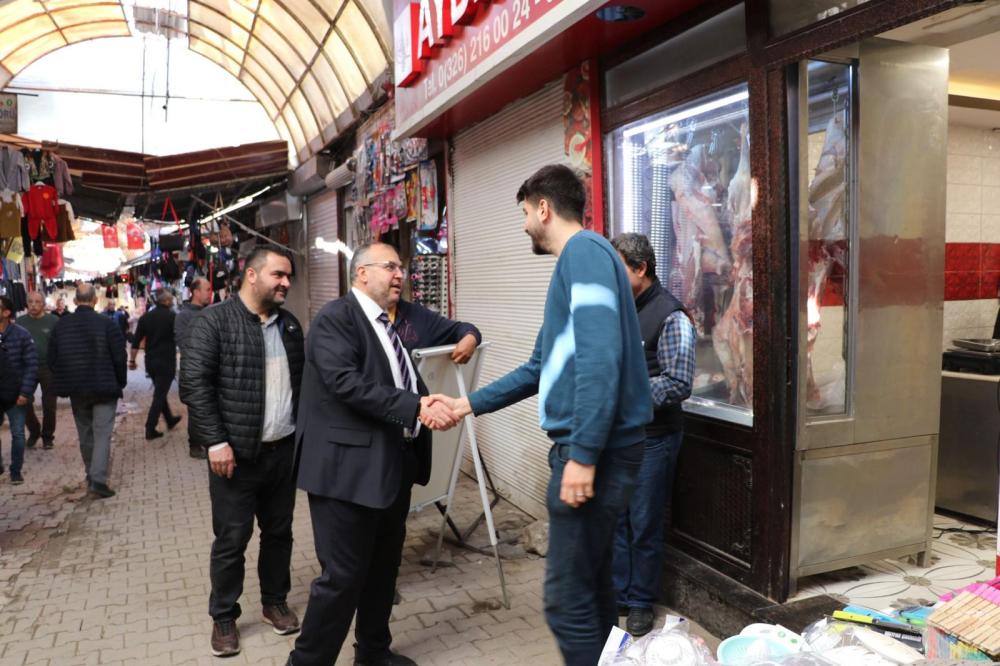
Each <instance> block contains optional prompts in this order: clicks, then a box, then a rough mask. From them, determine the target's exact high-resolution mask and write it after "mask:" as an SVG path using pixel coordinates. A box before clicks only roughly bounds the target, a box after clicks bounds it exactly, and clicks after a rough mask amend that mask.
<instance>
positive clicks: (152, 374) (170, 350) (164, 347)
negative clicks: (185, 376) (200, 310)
mask: <svg viewBox="0 0 1000 666" xmlns="http://www.w3.org/2000/svg"><path fill="white" fill-rule="evenodd" d="M173 306H174V294H173V292H171V291H170V290H169V289H160V290H159V291H157V292H156V307H155V308H153V309H152V310H150V311H149V312H147V313H146V314H144V315H142V317H140V318H139V325H138V326H137V327H136V329H135V335H134V336H132V355H131V357H130V358H129V362H128V367H129V369H130V370H135V369H136V367H138V366H137V365H136V360H135V359H136V357H137V356H138V355H139V348H140V346H142V344H143V343H145V344H146V374H147V375H149V378H150V379H152V380H153V401H152V402H151V403H150V404H149V413H148V414H147V415H146V439H147V440H151V439H156V438H158V437H163V433H162V432H160V431H159V430H157V429H156V424H157V423H159V421H160V415H162V416H163V420H164V421H166V423H167V428H169V429H170V430H173V429H174V427H175V426H176V425H177V424H178V423H180V420H181V417H179V416H174V414H173V412H171V411H170V401H169V400H168V399H167V394H168V393H169V392H170V385H171V384H173V383H174V376H175V375H176V374H177V347H176V345H175V344H174V317H175V316H176V315H175V314H174V310H173ZM115 325H116V326H117V325H118V323H117V320H116V322H115Z"/></svg>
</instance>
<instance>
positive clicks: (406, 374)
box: [378, 312, 413, 391]
mask: <svg viewBox="0 0 1000 666" xmlns="http://www.w3.org/2000/svg"><path fill="white" fill-rule="evenodd" d="M378 320H379V321H380V322H382V323H383V324H384V325H385V330H386V332H387V333H388V334H389V340H390V341H391V342H392V348H393V350H394V351H395V352H396V361H397V362H398V363H399V375H400V377H402V379H403V388H404V389H405V390H407V391H412V390H413V384H412V383H411V382H410V368H409V366H408V365H407V364H406V350H404V349H403V343H402V342H400V341H399V336H398V335H396V327H395V326H393V325H392V322H391V321H389V315H387V314H386V313H384V312H383V313H382V314H380V315H379V316H378Z"/></svg>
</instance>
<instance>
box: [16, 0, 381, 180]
mask: <svg viewBox="0 0 1000 666" xmlns="http://www.w3.org/2000/svg"><path fill="white" fill-rule="evenodd" d="M136 3H137V0H9V1H8V2H3V3H2V4H0V88H2V87H4V86H6V85H8V84H9V83H10V81H11V80H12V79H13V78H14V77H16V76H17V75H18V74H19V73H20V72H21V70H23V69H24V68H25V67H27V66H28V65H30V64H31V63H33V62H35V61H36V60H38V59H39V58H41V57H43V56H45V55H46V54H48V53H51V52H52V51H54V50H56V49H60V48H63V47H65V46H68V45H70V44H74V43H77V42H82V41H86V40H90V39H97V38H100V37H118V36H124V35H128V34H132V31H133V29H134V27H133V26H130V21H131V20H132V11H133V6H134V5H136ZM138 4H139V5H142V6H150V7H159V8H161V9H165V8H169V9H175V7H173V6H172V5H173V3H168V0H139V2H138ZM186 8H187V19H188V21H187V24H186V26H185V28H184V30H185V31H186V32H187V38H188V39H187V42H188V46H189V48H190V49H191V50H193V51H195V52H196V53H198V54H200V55H202V56H204V57H205V58H208V59H209V60H210V61H212V62H214V63H216V64H217V65H218V66H220V67H223V68H224V69H225V70H226V71H228V72H229V73H230V74H232V75H234V76H236V78H237V79H239V80H240V81H241V82H242V83H243V84H244V85H245V86H246V88H247V89H248V90H249V91H250V92H251V93H252V94H253V95H254V96H255V97H256V98H257V99H258V101H260V103H261V105H262V106H263V107H264V111H265V112H266V114H267V117H268V118H269V119H270V121H271V122H272V123H274V124H275V127H276V128H277V130H278V132H279V133H280V134H281V135H282V136H283V137H285V138H287V139H288V140H290V141H291V143H292V155H293V161H300V160H304V159H308V158H309V157H310V156H311V155H312V153H313V149H314V147H315V146H316V145H317V144H322V143H325V142H326V141H327V140H329V139H330V138H332V137H334V136H336V135H337V133H338V132H339V130H340V128H339V127H337V125H336V123H337V122H345V121H346V122H349V121H350V120H351V119H353V117H355V114H356V113H357V112H358V108H357V107H358V106H359V105H358V104H357V102H358V101H359V99H360V98H362V97H363V96H364V95H365V94H366V93H368V94H370V95H374V93H375V92H376V91H375V89H374V86H375V85H376V84H377V82H378V80H379V77H380V76H382V75H383V74H384V73H385V72H386V71H387V70H388V66H389V63H390V62H391V60H392V59H391V51H390V48H389V44H390V43H391V36H390V32H389V19H388V17H387V16H386V13H385V5H384V3H383V2H382V1H381V0H188V2H187V7H186ZM182 11H183V10H182ZM345 116H349V117H345ZM317 138H319V139H320V141H318V142H317V141H315V140H316V139H317ZM310 144H312V147H311V146H310Z"/></svg>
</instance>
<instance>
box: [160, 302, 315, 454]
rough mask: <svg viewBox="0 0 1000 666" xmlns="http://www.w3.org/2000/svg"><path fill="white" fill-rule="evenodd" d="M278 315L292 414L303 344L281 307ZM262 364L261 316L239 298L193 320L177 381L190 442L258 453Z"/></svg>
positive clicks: (296, 327) (295, 407)
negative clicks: (186, 417)
mask: <svg viewBox="0 0 1000 666" xmlns="http://www.w3.org/2000/svg"><path fill="white" fill-rule="evenodd" d="M279 317H280V319H279V325H280V326H281V339H282V341H283V342H284V344H285V353H286V354H287V355H288V369H289V372H290V374H291V378H292V400H293V405H292V408H293V410H295V412H296V413H297V411H298V404H299V385H300V384H301V382H302V365H303V360H304V348H305V342H304V337H303V335H302V326H301V325H300V324H299V322H298V320H297V319H296V318H295V317H294V316H293V315H292V314H291V313H290V312H288V311H287V310H280V311H279ZM264 362H265V355H264V334H263V332H262V331H261V326H260V317H258V316H257V315H256V314H254V313H253V312H251V311H250V310H249V309H247V307H246V306H245V305H243V301H241V300H240V298H239V297H238V296H235V297H233V298H230V299H229V300H227V301H224V302H222V303H219V304H217V305H213V306H212V307H209V308H206V309H205V310H203V311H202V313H201V314H200V315H199V316H198V317H195V318H194V320H192V322H191V325H190V328H189V329H188V332H187V340H186V345H185V347H184V353H183V354H182V355H181V374H180V382H179V384H180V394H181V400H182V401H183V402H184V404H186V405H187V406H188V433H189V435H190V437H191V441H193V442H195V443H198V444H202V445H204V446H212V445H213V444H219V443H222V442H229V445H230V446H232V447H233V452H234V453H235V455H236V458H237V459H239V460H254V459H255V458H256V457H257V454H258V453H259V451H260V435H261V430H262V428H263V426H264V400H263V396H264Z"/></svg>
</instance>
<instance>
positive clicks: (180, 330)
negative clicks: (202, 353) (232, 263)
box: [174, 276, 212, 460]
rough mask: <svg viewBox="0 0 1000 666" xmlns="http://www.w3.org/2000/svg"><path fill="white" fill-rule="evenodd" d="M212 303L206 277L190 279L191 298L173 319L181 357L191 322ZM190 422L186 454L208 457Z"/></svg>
mask: <svg viewBox="0 0 1000 666" xmlns="http://www.w3.org/2000/svg"><path fill="white" fill-rule="evenodd" d="M211 304H212V283H211V282H209V281H208V279H207V278H203V277H200V276H199V277H196V278H194V279H193V280H191V300H189V301H188V302H187V303H183V304H182V305H181V309H180V312H178V313H177V318H176V319H174V342H176V343H177V351H179V352H180V353H181V357H182V358H183V356H184V347H185V345H186V343H187V338H186V336H187V332H188V329H189V328H190V326H191V322H192V321H193V320H194V318H195V317H197V316H198V315H199V314H200V313H201V311H202V310H204V309H205V308H207V307H208V306H209V305H211ZM177 385H178V387H180V378H178V381H177ZM190 428H191V422H190V421H188V430H189V436H188V455H190V456H191V457H192V458H199V459H202V460H204V459H205V458H207V457H208V454H207V452H206V451H205V447H204V446H202V445H201V444H198V443H197V442H195V441H194V438H192V437H191V436H190Z"/></svg>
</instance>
